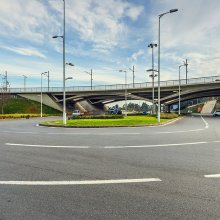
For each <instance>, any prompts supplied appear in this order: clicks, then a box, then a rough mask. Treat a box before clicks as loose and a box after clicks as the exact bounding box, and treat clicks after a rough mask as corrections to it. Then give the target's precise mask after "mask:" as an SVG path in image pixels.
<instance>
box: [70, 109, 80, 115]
mask: <svg viewBox="0 0 220 220" xmlns="http://www.w3.org/2000/svg"><path fill="white" fill-rule="evenodd" d="M80 115H82V113H81V112H80V111H79V110H74V111H73V113H72V116H80Z"/></svg>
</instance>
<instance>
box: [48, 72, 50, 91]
mask: <svg viewBox="0 0 220 220" xmlns="http://www.w3.org/2000/svg"><path fill="white" fill-rule="evenodd" d="M47 77H48V92H49V89H50V72H49V70H48V72H47Z"/></svg>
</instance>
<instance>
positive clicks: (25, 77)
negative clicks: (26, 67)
mask: <svg viewBox="0 0 220 220" xmlns="http://www.w3.org/2000/svg"><path fill="white" fill-rule="evenodd" d="M22 76H23V77H24V91H25V90H26V79H27V76H25V75H22Z"/></svg>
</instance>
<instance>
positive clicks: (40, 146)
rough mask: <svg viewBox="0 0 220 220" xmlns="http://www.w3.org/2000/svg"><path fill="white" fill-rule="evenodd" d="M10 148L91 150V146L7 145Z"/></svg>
mask: <svg viewBox="0 0 220 220" xmlns="http://www.w3.org/2000/svg"><path fill="white" fill-rule="evenodd" d="M5 145H9V146H21V147H39V148H73V149H84V148H86V149H87V148H90V147H89V146H56V145H38V144H13V143H5Z"/></svg>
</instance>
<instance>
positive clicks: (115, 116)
mask: <svg viewBox="0 0 220 220" xmlns="http://www.w3.org/2000/svg"><path fill="white" fill-rule="evenodd" d="M119 118H124V116H123V115H82V116H73V117H71V119H73V120H74V119H119Z"/></svg>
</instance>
